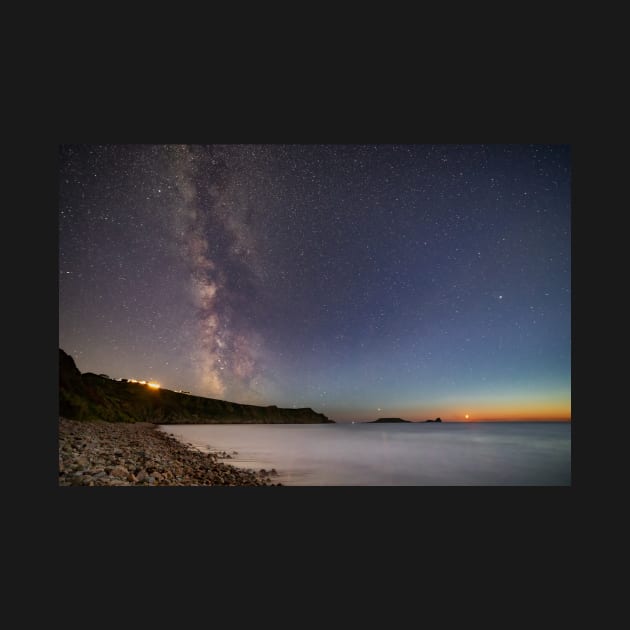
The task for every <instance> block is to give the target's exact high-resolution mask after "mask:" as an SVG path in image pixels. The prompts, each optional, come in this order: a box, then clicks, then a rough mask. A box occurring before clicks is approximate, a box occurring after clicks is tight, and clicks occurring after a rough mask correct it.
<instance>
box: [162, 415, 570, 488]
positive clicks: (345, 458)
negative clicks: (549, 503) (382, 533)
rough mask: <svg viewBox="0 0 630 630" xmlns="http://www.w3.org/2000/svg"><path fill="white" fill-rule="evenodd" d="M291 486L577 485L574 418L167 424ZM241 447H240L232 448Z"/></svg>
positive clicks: (177, 433) (190, 441)
mask: <svg viewBox="0 0 630 630" xmlns="http://www.w3.org/2000/svg"><path fill="white" fill-rule="evenodd" d="M160 429H161V430H162V431H166V432H167V433H171V434H173V435H174V436H176V437H177V438H179V439H180V440H182V441H183V442H186V443H188V444H190V445H192V446H194V447H196V448H198V449H200V450H202V451H206V452H216V451H226V452H228V453H230V454H231V455H232V459H225V460H223V461H225V463H227V464H231V465H233V466H239V467H242V468H249V469H254V470H259V469H261V468H265V469H266V470H270V469H271V468H275V469H276V470H277V471H278V476H277V477H271V480H272V481H274V482H280V483H282V484H284V485H287V486H445V485H446V486H461V485H464V486H468V485H475V486H476V485H481V486H487V485H502V486H503V485H535V486H549V485H571V423H570V422H553V423H551V422H549V423H547V422H487V423H481V422H480V423H472V422H471V423H446V422H443V423H441V424H434V423H427V424H425V423H421V422H420V423H411V424H368V423H356V424H342V423H338V424H249V425H234V424H232V425H216V424H215V425H208V424H205V425H190V424H185V425H162V426H161V427H160ZM233 451H236V452H237V454H233Z"/></svg>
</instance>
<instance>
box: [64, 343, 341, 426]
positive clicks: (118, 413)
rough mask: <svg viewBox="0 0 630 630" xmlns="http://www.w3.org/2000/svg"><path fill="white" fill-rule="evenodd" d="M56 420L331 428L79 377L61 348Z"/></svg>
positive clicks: (289, 415) (305, 413)
mask: <svg viewBox="0 0 630 630" xmlns="http://www.w3.org/2000/svg"><path fill="white" fill-rule="evenodd" d="M59 415H60V416H62V417H64V418H68V419H70V420H106V421H109V422H152V423H154V424H320V423H332V422H334V421H333V420H329V419H328V418H327V417H326V416H325V415H324V414H322V413H317V412H315V411H313V410H312V409H311V408H310V407H304V408H301V409H282V408H279V407H276V406H275V405H270V406H268V407H259V406H257V405H242V404H239V403H234V402H229V401H226V400H217V399H214V398H203V397H201V396H192V395H190V394H183V393H179V392H174V391H171V390H169V389H158V390H155V389H150V388H149V387H147V386H146V385H142V384H140V383H130V382H126V381H114V380H111V379H109V378H106V377H105V376H102V375H98V374H93V373H90V372H87V373H85V374H81V372H80V371H79V369H78V368H77V366H76V364H75V362H74V360H73V358H72V357H71V356H70V355H68V354H66V353H65V352H64V351H63V350H62V349H61V348H59Z"/></svg>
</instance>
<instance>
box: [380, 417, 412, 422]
mask: <svg viewBox="0 0 630 630" xmlns="http://www.w3.org/2000/svg"><path fill="white" fill-rule="evenodd" d="M371 422H411V420H403V419H402V418H379V419H378V420H371Z"/></svg>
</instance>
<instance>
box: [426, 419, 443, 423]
mask: <svg viewBox="0 0 630 630" xmlns="http://www.w3.org/2000/svg"><path fill="white" fill-rule="evenodd" d="M425 422H442V418H436V419H435V420H425Z"/></svg>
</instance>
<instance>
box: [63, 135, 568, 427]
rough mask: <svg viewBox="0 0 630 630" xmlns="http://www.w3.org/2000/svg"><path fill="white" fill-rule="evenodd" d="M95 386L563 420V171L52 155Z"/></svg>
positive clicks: (384, 161) (553, 151)
mask: <svg viewBox="0 0 630 630" xmlns="http://www.w3.org/2000/svg"><path fill="white" fill-rule="evenodd" d="M59 164H60V179H59V183H60V203H59V219H60V221H59V274H60V283H59V299H60V304H59V307H60V329H59V345H60V347H61V348H63V349H64V350H65V351H66V352H68V353H70V354H71V355H72V356H73V357H74V358H75V360H76V362H77V365H78V366H79V368H80V369H81V370H82V371H84V372H85V371H93V372H97V373H107V374H110V375H111V376H113V377H126V378H147V379H148V378H151V379H154V380H158V381H159V382H160V383H161V384H162V385H163V386H164V387H168V388H170V389H182V390H187V391H191V392H193V393H197V394H200V395H203V396H210V397H219V398H224V399H227V400H234V401H238V402H249V403H254V404H277V405H280V406H287V407H291V406H299V407H302V406H310V407H313V408H314V409H316V410H318V411H322V412H324V413H326V414H327V415H328V416H330V417H332V418H334V419H338V420H349V419H372V418H374V417H378V416H382V415H402V416H404V417H407V418H409V419H422V418H424V417H434V416H435V415H441V416H442V417H452V418H453V419H464V415H465V414H469V415H470V416H471V417H472V418H473V419H481V418H484V417H488V418H496V417H510V418H516V417H568V416H570V349H571V348H570V336H571V314H570V291H571V277H570V260H571V259H570V257H571V242H570V152H569V148H568V147H566V146H547V145H108V146H93V145H71V146H62V147H60V160H59Z"/></svg>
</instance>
